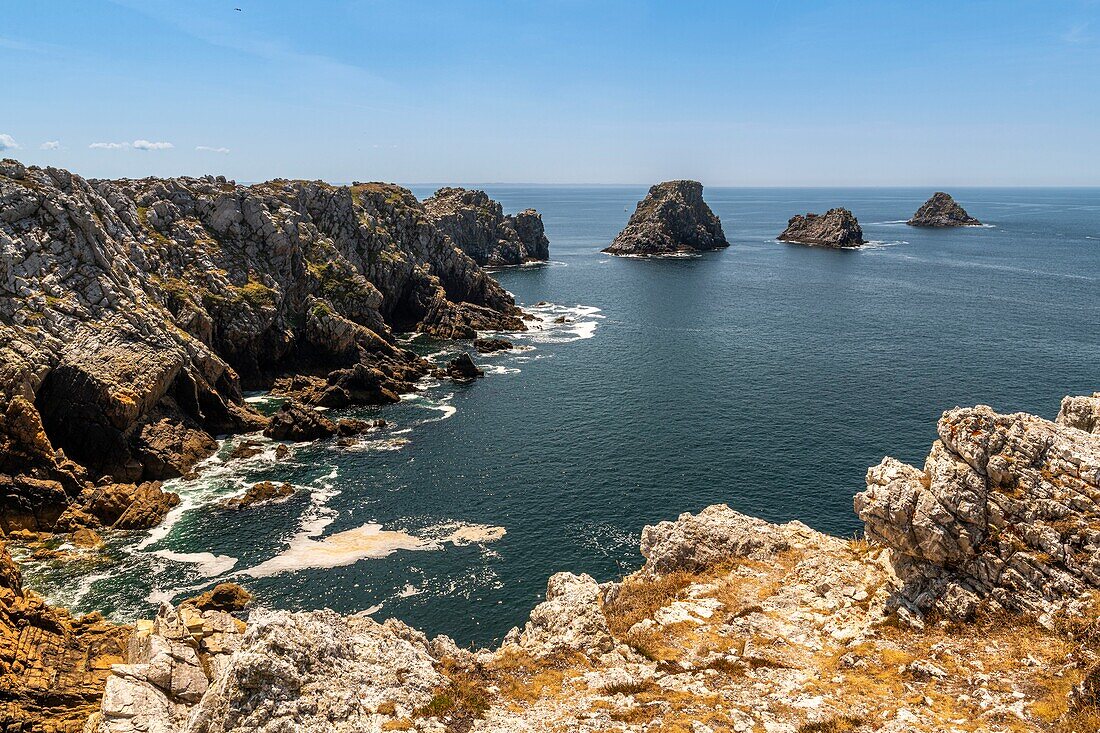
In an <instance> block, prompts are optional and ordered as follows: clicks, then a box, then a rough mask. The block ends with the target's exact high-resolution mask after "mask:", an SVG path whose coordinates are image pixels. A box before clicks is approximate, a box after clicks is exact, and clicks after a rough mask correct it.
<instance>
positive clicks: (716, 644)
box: [0, 393, 1100, 733]
mask: <svg viewBox="0 0 1100 733" xmlns="http://www.w3.org/2000/svg"><path fill="white" fill-rule="evenodd" d="M1097 416H1100V393H1097V394H1095V395H1092V396H1085V397H1067V398H1066V399H1065V400H1064V401H1063V404H1062V409H1061V411H1060V413H1059V415H1058V417H1057V419H1056V420H1055V421H1053V422H1051V421H1048V420H1044V419H1042V418H1039V417H1036V416H1033V415H1027V414H1023V413H1016V414H998V413H996V412H994V411H993V410H992V409H991V408H989V407H986V406H977V407H973V408H965V409H963V408H956V409H953V410H948V411H947V412H945V413H944V414H943V417H942V418H941V419H940V421H939V423H938V426H937V432H938V434H939V440H937V441H936V443H935V444H934V445H933V447H932V450H931V452H930V454H929V457H928V460H927V462H926V464H925V467H924V468H923V469H918V468H914V467H911V466H906V465H904V464H901V463H900V462H898V461H896V460H894V459H892V458H886V459H884V460H883V461H882V463H881V464H879V465H878V466H875V467H872V468H871V469H869V470H868V474H867V489H866V490H865V491H864V492H862V493H861V494H858V495H857V496H856V497H855V508H856V511H857V512H858V514H859V515H860V517H861V519H863V521H864V522H865V524H866V529H867V538H866V539H858V540H845V539H840V538H836V537H830V536H828V535H824V534H821V533H819V532H816V531H814V530H812V529H810V528H809V527H807V526H805V525H804V524H802V523H800V522H789V523H787V524H782V525H775V524H769V523H767V522H764V521H762V520H759V519H755V518H752V517H748V516H745V515H743V514H740V513H738V512H736V511H734V510H732V509H730V508H729V507H727V506H724V505H716V506H711V507H708V508H706V509H704V510H703V511H701V512H699V513H697V514H683V515H681V516H680V517H679V519H677V520H676V521H666V522H661V523H659V524H657V525H654V526H650V527H646V528H645V530H644V531H643V533H642V536H641V552H642V555H643V556H644V557H645V559H646V562H645V565H644V566H643V567H642V568H641V569H640V570H639V571H638V572H636V573H634V574H632V575H630V576H627V577H626V578H623V579H622V580H621V581H617V582H610V583H603V584H599V583H597V582H596V581H595V580H593V579H592V578H591V577H589V576H587V575H573V574H570V573H558V574H557V575H554V576H553V577H552V578H550V580H549V583H548V586H547V593H546V600H545V601H544V602H543V603H542V604H540V605H539V606H538V607H536V608H535V609H534V610H533V611H532V612H531V616H530V619H529V620H528V622H527V623H526V624H525V625H524V626H523V627H521V628H516V629H514V630H513V631H512V632H511V633H509V634H508V635H507V636H506V638H505V639H504V641H503V643H502V644H501V645H500V647H498V648H496V649H483V650H478V651H469V650H464V649H461V648H459V647H458V646H457V645H456V644H455V643H454V642H453V641H452V640H450V639H448V638H446V637H437V638H435V639H428V638H427V637H426V636H424V635H423V634H422V633H420V632H418V631H416V630H414V629H412V628H410V627H408V626H406V625H405V624H403V623H401V622H400V621H397V620H394V619H390V620H387V621H386V622H385V623H378V622H376V621H374V620H373V619H371V618H370V617H369V616H366V615H354V616H350V617H345V616H340V615H338V614H335V613H332V612H331V611H323V610H320V611H309V612H300V613H291V612H286V611H271V610H265V609H262V608H256V609H253V610H252V611H251V612H250V613H249V615H248V616H247V621H246V622H242V621H241V620H240V619H238V618H236V617H234V616H233V615H232V613H230V612H228V611H227V610H225V609H239V608H241V607H242V604H243V603H245V602H247V598H241V597H239V596H238V594H237V593H236V592H234V591H233V589H232V588H223V589H221V591H220V596H219V597H222V598H223V599H228V602H226V603H224V604H222V605H220V606H216V605H212V604H213V603H214V600H215V599H214V596H215V595H218V594H208V595H210V596H211V598H210V599H208V600H206V601H202V600H199V599H196V600H193V601H189V602H185V603H184V604H182V605H181V606H180V607H179V608H172V607H170V606H164V607H162V609H161V611H160V613H159V614H158V616H157V618H156V619H154V620H152V621H151V622H142V623H140V624H138V625H137V627H136V628H135V629H133V630H131V629H129V628H125V627H113V626H111V625H108V624H103V622H102V621H101V620H100V619H98V618H97V617H95V616H93V617H88V618H86V619H78V620H71V619H68V618H67V617H66V615H65V614H64V612H63V611H56V610H53V609H49V608H48V607H46V606H44V604H42V603H41V601H40V600H39V599H37V597H36V596H34V594H33V593H30V592H28V591H23V590H21V589H20V585H19V578H18V571H17V570H16V569H15V568H14V566H13V565H12V564H11V562H10V558H9V557H8V556H7V553H6V551H3V554H0V560H3V563H0V567H2V568H6V569H5V570H3V572H2V573H0V578H2V579H3V581H4V587H3V588H2V589H0V630H4V632H5V633H4V636H3V637H0V638H3V639H5V643H4V645H2V646H0V652H2V653H0V673H2V674H4V675H6V676H5V679H6V680H8V681H9V682H10V683H11V684H14V685H15V687H13V688H12V689H13V690H17V694H16V695H15V696H14V697H10V696H9V699H8V700H6V701H5V702H4V704H6V705H7V706H8V707H7V708H6V709H5V715H8V716H9V717H11V719H13V720H17V719H19V718H16V717H12V716H17V715H23V716H24V718H23V720H24V721H25V727H24V728H22V729H25V730H57V731H62V730H78V729H79V728H78V727H77V721H78V719H79V718H80V716H81V714H86V713H88V712H91V711H92V709H93V708H94V707H96V706H95V705H93V704H92V703H93V702H94V700H93V698H94V697H95V696H96V694H97V693H95V692H92V691H90V690H91V688H94V687H95V686H96V685H102V689H104V690H105V692H104V693H103V697H102V702H101V703H99V705H98V708H99V709H98V710H96V711H95V712H94V714H93V715H92V716H91V718H90V719H89V722H88V724H87V727H85V728H84V730H85V731H86V732H87V733H124V732H126V733H128V732H131V731H135V732H136V731H153V730H155V731H161V732H163V733H174V732H176V731H179V732H183V731H187V732H188V733H198V732H200V731H202V732H210V733H213V732H214V731H231V730H232V731H244V730H248V731H265V732H266V731H271V732H272V733H274V732H275V731H282V730H288V729H294V730H318V731H320V730H326V731H327V730H333V731H385V730H417V731H516V732H517V733H518V732H519V731H533V730H544V729H561V730H567V731H590V732H592V733H595V732H596V731H606V730H619V731H643V730H649V731H652V730H686V731H693V732H695V731H704V730H709V731H726V730H733V731H754V730H767V731H776V732H781V731H783V732H788V733H803V732H807V731H825V730H830V731H865V732H871V731H882V732H887V731H888V732H890V733H901V732H902V731H928V732H931V731H960V732H961V731H972V730H987V731H1035V730H1049V731H1066V732H1068V731H1071V730H1077V731H1083V730H1093V729H1094V727H1089V726H1095V725H1096V723H1097V722H1100V705H1098V702H1100V701H1098V699H1097V687H1096V685H1095V682H1094V680H1095V678H1096V676H1097V675H1098V674H1100V666H1098V665H1100V645H1098V644H1097V642H1096V638H1097V636H1096V634H1095V631H1094V628H1095V624H1096V623H1097V622H1096V608H1097V606H1096V601H1097V600H1098V599H1100V596H1098V595H1097V594H1098V592H1100V573H1097V572H1096V568H1095V564H1096V562H1098V561H1097V560H1096V557H1097V553H1096V550H1097V547H1096V544H1095V543H1096V542H1097V539H1096V538H1097V537H1098V536H1100V530H1098V529H1097V525H1096V516H1097V515H1098V514H1100V512H1098V509H1097V502H1098V501H1100V431H1097V421H1096V418H1097ZM27 628H36V629H40V631H38V632H36V633H37V634H38V636H37V637H34V638H36V639H40V640H42V641H40V642H39V645H38V646H36V645H35V644H33V643H32V644H28V643H26V642H23V641H19V642H15V643H13V641H14V639H20V640H22V639H24V638H26V631H25V629H27ZM19 629H24V631H19ZM47 629H48V631H47ZM50 634H53V636H50ZM975 638H980V639H981V643H978V644H975V643H974V639H975ZM52 639H57V640H56V641H53V640H52ZM59 644H60V645H62V646H64V647H65V648H67V649H70V652H69V654H70V656H69V657H62V658H60V659H61V660H62V661H60V662H59V661H58V659H59V657H57V655H56V653H54V652H51V651H48V650H51V649H54V648H56V647H57V646H58V645H59ZM123 648H124V649H125V650H124V651H123ZM92 649H94V650H96V651H94V652H93V651H89V650H92ZM13 650H14V654H13ZM36 655H37V656H36ZM72 655H76V657H75V658H73V656H72ZM66 660H67V661H66ZM123 661H124V663H121V662H123ZM51 662H52V663H54V664H72V665H75V668H74V670H72V671H71V672H70V674H71V675H75V677H72V679H74V680H75V682H74V683H73V684H75V685H77V688H78V689H79V690H81V691H82V692H81V694H80V696H78V697H67V698H65V697H61V698H53V697H51V698H50V700H53V701H54V702H53V704H54V705H55V706H57V707H56V708H48V707H45V698H46V697H49V696H48V695H46V692H45V689H44V688H43V687H41V686H39V687H35V684H37V683H36V682H35V681H36V680H40V679H42V677H41V675H38V676H34V675H32V676H27V675H26V674H24V673H23V670H26V669H31V668H42V665H48V664H50V663H51ZM116 662H119V663H116ZM112 664H113V666H111V665H112ZM36 665H37V666H36ZM108 667H109V671H108ZM58 700H61V702H58ZM66 701H67V702H66ZM67 706H69V707H67ZM45 711H49V713H48V714H51V715H53V714H56V715H58V716H60V717H59V718H58V719H59V720H63V721H69V722H68V723H64V724H63V725H58V726H55V727H47V726H45V725H44V724H43V723H42V716H43V715H45V714H47V713H46V712H45ZM975 725H977V726H978V727H977V728H975V727H974V726H975Z"/></svg>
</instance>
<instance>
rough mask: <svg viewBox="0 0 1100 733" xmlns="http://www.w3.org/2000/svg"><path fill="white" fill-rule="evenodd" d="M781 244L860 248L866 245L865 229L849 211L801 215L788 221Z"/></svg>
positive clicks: (841, 210) (780, 236) (836, 210)
mask: <svg viewBox="0 0 1100 733" xmlns="http://www.w3.org/2000/svg"><path fill="white" fill-rule="evenodd" d="M778 239H779V241H780V242H792V243H794V244H809V245H813V246H817V247H858V246H860V245H861V244H864V239H863V229H862V228H861V227H860V226H859V222H858V221H856V217H855V216H853V215H852V212H850V211H848V210H847V209H841V208H837V209H829V210H828V211H826V212H825V213H824V214H799V215H797V216H792V217H791V218H790V219H789V220H788V221H787V228H786V229H784V230H783V233H782V234H780V235H779V237H778Z"/></svg>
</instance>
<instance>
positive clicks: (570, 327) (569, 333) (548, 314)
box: [509, 302, 604, 343]
mask: <svg viewBox="0 0 1100 733" xmlns="http://www.w3.org/2000/svg"><path fill="white" fill-rule="evenodd" d="M524 310H526V311H527V312H528V313H530V314H531V315H533V316H534V317H535V321H534V323H533V324H532V325H531V326H530V327H529V330H527V331H523V332H521V333H514V334H510V336H509V337H510V338H512V339H513V340H516V341H519V342H524V341H527V342H533V343H570V342H573V341H582V340H584V339H590V338H592V337H593V336H595V335H596V327H597V326H598V325H599V321H600V320H601V319H603V318H604V316H603V315H602V313H601V312H600V309H599V308H597V307H595V306H589V305H576V306H565V305H558V304H556V303H545V302H543V303H539V304H537V305H533V306H526V307H525V308H524ZM558 319H562V321H561V322H557V321H558Z"/></svg>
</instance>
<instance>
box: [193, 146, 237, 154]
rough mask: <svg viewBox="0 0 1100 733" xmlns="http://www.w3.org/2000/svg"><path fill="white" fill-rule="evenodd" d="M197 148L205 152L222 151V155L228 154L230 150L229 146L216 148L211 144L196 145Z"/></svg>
mask: <svg viewBox="0 0 1100 733" xmlns="http://www.w3.org/2000/svg"><path fill="white" fill-rule="evenodd" d="M195 150H198V151H200V152H203V153H221V154H222V155H226V154H227V153H228V152H229V148H214V147H211V146H209V145H196V146H195Z"/></svg>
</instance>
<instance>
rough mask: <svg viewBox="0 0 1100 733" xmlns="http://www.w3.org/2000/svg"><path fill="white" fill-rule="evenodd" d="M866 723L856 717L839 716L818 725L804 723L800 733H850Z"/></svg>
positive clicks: (799, 727) (800, 727)
mask: <svg viewBox="0 0 1100 733" xmlns="http://www.w3.org/2000/svg"><path fill="white" fill-rule="evenodd" d="M865 722H866V721H865V720H864V719H863V718H861V717H859V716H856V715H839V716H837V717H835V718H829V719H828V720H823V721H820V722H817V723H803V724H802V725H800V726H798V733H848V732H849V731H853V730H856V729H858V728H859V727H860V726H861V725H863V724H864V723H865Z"/></svg>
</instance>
